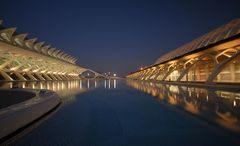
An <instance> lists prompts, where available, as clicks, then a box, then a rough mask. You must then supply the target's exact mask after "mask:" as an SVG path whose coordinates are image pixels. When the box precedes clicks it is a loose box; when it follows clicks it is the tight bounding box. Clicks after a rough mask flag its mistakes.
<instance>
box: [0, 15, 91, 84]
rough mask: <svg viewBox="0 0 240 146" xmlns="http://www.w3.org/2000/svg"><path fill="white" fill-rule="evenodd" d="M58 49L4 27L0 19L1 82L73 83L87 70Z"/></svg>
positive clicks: (14, 29) (73, 58)
mask: <svg viewBox="0 0 240 146" xmlns="http://www.w3.org/2000/svg"><path fill="white" fill-rule="evenodd" d="M76 61H77V59H76V58H75V57H73V56H71V55H68V54H66V53H64V52H62V51H61V50H58V49H56V48H52V47H51V46H50V45H45V43H44V42H38V41H37V39H36V38H28V37H27V34H19V33H18V32H16V28H5V27H4V26H3V25H2V21H1V20H0V81H28V80H31V81H37V80H75V79H80V78H79V74H81V73H82V72H84V71H86V70H87V69H86V68H83V67H81V66H78V65H77V64H76Z"/></svg>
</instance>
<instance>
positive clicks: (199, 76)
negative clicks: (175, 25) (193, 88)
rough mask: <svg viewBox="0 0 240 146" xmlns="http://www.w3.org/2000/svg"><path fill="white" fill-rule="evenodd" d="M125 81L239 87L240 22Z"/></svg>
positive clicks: (196, 42) (208, 36) (218, 31)
mask: <svg viewBox="0 0 240 146" xmlns="http://www.w3.org/2000/svg"><path fill="white" fill-rule="evenodd" d="M127 78H129V79H138V80H154V81H165V82H182V83H184V82H187V83H189V82H196V83H197V82H198V83H205V84H212V83H240V19H235V20H233V21H231V22H229V23H228V24H225V25H223V26H221V27H219V28H217V29H215V30H213V31H211V32H209V33H207V34H205V35H203V36H201V37H199V38H197V39H195V40H193V41H191V42H189V43H187V44H185V45H183V46H181V47H179V48H177V49H176V50H174V51H172V52H170V53H168V54H166V55H163V56H161V57H160V58H159V59H157V61H156V62H155V63H154V64H153V65H151V66H148V67H146V68H143V69H140V70H138V71H136V72H133V73H131V74H129V75H128V76H127Z"/></svg>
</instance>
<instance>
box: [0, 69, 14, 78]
mask: <svg viewBox="0 0 240 146" xmlns="http://www.w3.org/2000/svg"><path fill="white" fill-rule="evenodd" d="M0 74H1V75H2V76H3V78H4V79H5V80H7V81H13V79H12V78H11V77H10V76H9V75H8V74H7V73H5V72H4V71H1V70H0Z"/></svg>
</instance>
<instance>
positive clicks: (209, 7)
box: [0, 0, 240, 76]
mask: <svg viewBox="0 0 240 146" xmlns="http://www.w3.org/2000/svg"><path fill="white" fill-rule="evenodd" d="M239 6H240V1H239V0H199V1H195V0H175V1H173V0H166V1H163V0H128V1H125V0H111V1H110V0H109V1H106V0H83V1H81V0H65V1H63V0H62V1H61V0H2V1H1V5H0V7H1V8H0V19H3V20H4V26H6V27H15V26H16V27H17V31H18V32H20V33H28V34H29V37H30V38H31V37H37V38H38V41H45V42H46V44H50V45H51V46H52V47H56V48H58V49H61V50H62V51H64V52H66V53H69V54H71V55H73V56H75V57H77V58H78V61H77V63H78V64H79V65H80V66H83V67H87V68H91V69H93V70H96V71H100V72H114V73H117V74H118V75H121V76H124V75H126V74H128V73H130V72H132V71H135V70H138V69H139V68H140V67H142V66H148V65H151V64H153V63H154V62H155V61H156V60H157V58H159V57H160V56H161V55H164V54H165V53H168V52H170V51H172V50H174V49H176V48H177V47H179V46H181V45H183V44H185V43H187V42H189V41H191V40H193V39H195V38H196V37H199V36H201V35H203V34H204V33H207V32H209V31H211V30H213V29H215V28H216V27H218V26H220V25H222V24H225V23H228V22H229V21H231V20H232V19H235V18H239V17H240V11H239Z"/></svg>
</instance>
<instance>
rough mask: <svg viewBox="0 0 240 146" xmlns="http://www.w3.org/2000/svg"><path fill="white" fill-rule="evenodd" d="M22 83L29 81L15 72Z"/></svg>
mask: <svg viewBox="0 0 240 146" xmlns="http://www.w3.org/2000/svg"><path fill="white" fill-rule="evenodd" d="M13 73H14V74H15V75H16V76H17V77H18V78H19V79H20V80H21V81H27V79H25V78H24V77H23V75H21V74H20V73H19V72H13Z"/></svg>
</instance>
